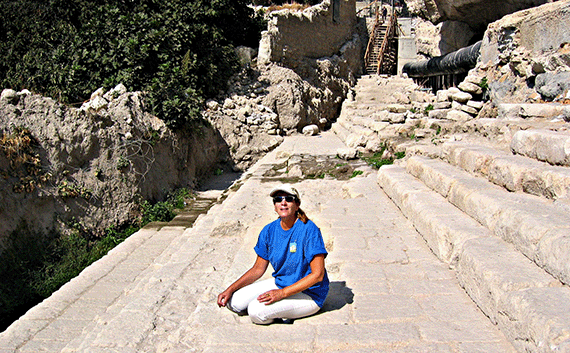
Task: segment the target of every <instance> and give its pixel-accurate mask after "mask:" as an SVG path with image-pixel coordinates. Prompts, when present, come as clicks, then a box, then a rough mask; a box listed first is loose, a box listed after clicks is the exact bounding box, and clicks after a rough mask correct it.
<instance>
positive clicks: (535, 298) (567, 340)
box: [497, 287, 570, 352]
mask: <svg viewBox="0 0 570 353" xmlns="http://www.w3.org/2000/svg"><path fill="white" fill-rule="evenodd" d="M500 299H501V300H500V303H499V305H500V314H501V315H500V316H497V323H498V326H499V327H500V328H501V331H502V332H504V333H505V335H506V336H507V337H508V338H509V339H510V340H511V342H513V343H514V344H515V347H516V348H517V350H518V351H521V352H570V327H569V324H568V323H569V322H570V288H568V287H561V288H558V287H556V288H552V287H540V288H529V289H526V290H521V291H515V292H510V293H508V294H506V295H505V296H503V297H502V298H500Z"/></svg>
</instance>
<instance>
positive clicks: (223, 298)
mask: <svg viewBox="0 0 570 353" xmlns="http://www.w3.org/2000/svg"><path fill="white" fill-rule="evenodd" d="M268 266H269V261H267V260H265V259H263V258H262V257H259V256H257V259H256V260H255V263H254V264H253V266H252V267H251V268H250V269H249V270H247V272H246V273H244V274H243V275H242V276H241V277H240V278H238V280H237V281H235V282H234V283H232V284H231V285H230V286H229V287H228V288H227V289H226V290H225V291H223V292H222V293H220V294H219V295H218V306H226V303H227V302H228V300H229V299H230V298H231V297H232V294H234V292H235V291H237V290H238V289H240V288H243V287H245V286H247V285H249V284H252V283H253V282H255V281H257V280H258V279H259V278H261V276H263V274H264V273H265V271H266V270H267V267H268Z"/></svg>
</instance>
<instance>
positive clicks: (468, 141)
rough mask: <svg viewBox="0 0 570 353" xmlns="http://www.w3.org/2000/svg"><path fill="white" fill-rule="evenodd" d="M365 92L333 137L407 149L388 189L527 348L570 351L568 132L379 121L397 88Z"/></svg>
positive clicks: (382, 181) (520, 123) (488, 122)
mask: <svg viewBox="0 0 570 353" xmlns="http://www.w3.org/2000/svg"><path fill="white" fill-rule="evenodd" d="M398 82H399V84H400V85H401V86H400V87H404V86H405V80H403V79H401V80H400V81H398ZM398 82H396V84H398ZM359 85H361V86H360V87H357V89H356V98H355V100H354V101H353V102H349V103H347V104H346V107H347V109H344V107H343V115H342V116H341V117H340V118H339V121H338V122H337V123H336V124H335V125H333V131H335V132H336V133H337V135H338V136H340V137H341V138H342V139H343V140H344V141H345V143H347V144H348V145H350V146H353V147H356V148H358V149H359V150H361V151H366V150H367V149H374V148H377V144H376V143H374V142H371V141H373V140H375V141H378V140H380V141H382V143H383V144H385V145H386V146H388V148H389V149H391V150H392V151H405V153H406V157H405V158H404V159H402V160H399V161H397V162H396V164H395V165H390V166H383V167H381V168H380V170H379V172H378V184H379V185H380V186H381V187H382V189H383V190H384V191H385V192H386V193H387V194H388V195H389V196H390V198H391V199H392V200H393V201H394V203H395V204H396V205H397V206H398V207H399V208H400V210H401V211H402V212H403V213H404V215H405V216H406V217H408V219H409V220H410V221H411V222H412V223H413V224H414V226H415V228H416V229H417V230H418V232H419V233H420V234H421V235H422V236H423V238H424V239H425V241H426V243H427V244H428V246H429V247H430V248H431V250H432V251H433V253H434V254H435V255H436V256H437V257H438V258H439V259H440V260H441V261H443V262H445V263H447V264H449V266H450V267H451V268H454V269H455V271H456V274H457V277H458V279H459V281H460V283H461V285H462V286H463V288H464V289H465V291H466V292H467V293H468V295H469V296H470V297H471V299H472V300H473V301H474V302H475V303H476V304H477V305H478V307H479V308H480V309H481V310H482V311H483V313H484V314H485V315H486V316H487V317H489V319H490V320H491V322H493V323H494V324H496V325H497V326H498V327H499V328H500V329H501V331H502V332H503V333H504V334H505V335H506V336H507V338H509V339H510V341H511V342H512V343H513V345H514V346H515V347H516V348H517V350H519V351H521V352H522V351H525V352H527V351H528V352H570V288H569V285H570V261H569V260H570V218H569V217H568V210H569V209H570V207H568V193H569V191H570V168H569V166H570V163H569V162H570V150H569V149H568V147H567V146H568V145H570V133H567V132H565V130H566V129H567V128H568V123H565V122H563V121H559V120H552V119H551V118H550V117H548V118H539V117H538V118H537V117H535V118H532V119H525V118H524V117H520V116H519V117H513V116H510V117H508V118H506V117H503V116H501V115H499V116H498V117H497V118H496V119H481V120H480V121H478V119H474V120H472V121H470V122H462V123H457V122H450V121H443V120H441V119H429V118H425V119H417V120H416V119H409V118H408V119H406V120H405V121H398V122H386V121H379V119H378V116H379V114H378V111H379V110H386V109H393V108H394V107H393V106H390V104H389V103H390V102H388V101H387V99H386V98H385V97H387V96H389V95H390V94H394V92H398V89H395V88H394V87H397V86H390V87H391V93H390V92H388V91H385V92H384V91H382V89H381V88H382V85H381V84H379V83H378V81H377V80H376V81H375V80H373V79H370V78H366V77H365V78H364V80H363V81H361V83H360V84H359ZM368 85H369V86H368ZM367 86H368V87H369V89H368V88H366V87H367ZM408 92H410V91H408ZM412 101H413V99H412V100H410V101H407V102H406V101H405V100H404V104H403V106H404V107H407V108H408V109H411V108H412V106H413V103H412ZM350 107H352V109H351V108H350ZM547 110H548V109H545V111H547ZM384 120H386V119H384ZM434 127H437V128H434ZM442 127H443V129H442ZM411 131H413V132H415V133H418V132H420V131H421V133H420V134H418V135H419V136H420V138H418V137H417V136H418V135H410V132H411ZM442 131H445V133H443V132H442ZM466 132H468V133H467V134H466ZM358 136H360V138H359V137H358ZM410 136H413V137H412V138H410Z"/></svg>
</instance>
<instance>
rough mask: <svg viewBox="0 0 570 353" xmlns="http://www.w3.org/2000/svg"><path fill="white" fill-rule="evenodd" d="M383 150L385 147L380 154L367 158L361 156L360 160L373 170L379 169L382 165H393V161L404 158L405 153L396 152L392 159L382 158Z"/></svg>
mask: <svg viewBox="0 0 570 353" xmlns="http://www.w3.org/2000/svg"><path fill="white" fill-rule="evenodd" d="M385 150H386V147H383V148H382V150H381V151H380V152H376V153H374V154H372V155H369V156H365V155H363V156H361V157H360V158H361V159H362V160H364V161H365V162H366V163H368V165H369V166H371V167H373V168H375V169H380V167H382V166H383V165H390V164H394V161H395V160H396V159H402V158H404V157H405V156H406V152H396V153H394V157H388V158H386V157H382V156H384V151H385Z"/></svg>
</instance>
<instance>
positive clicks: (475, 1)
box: [405, 0, 553, 31]
mask: <svg viewBox="0 0 570 353" xmlns="http://www.w3.org/2000/svg"><path fill="white" fill-rule="evenodd" d="M405 1H406V4H407V5H408V9H409V10H410V12H411V13H412V14H413V15H417V16H420V17H422V18H425V19H427V20H429V21H431V22H433V23H435V24H437V23H440V22H444V21H449V20H451V21H461V22H465V23H467V24H468V25H469V26H470V27H471V28H472V29H473V30H475V31H483V30H484V29H485V27H487V24H489V23H491V22H493V21H496V20H498V19H500V18H501V17H503V16H505V15H508V14H511V13H513V12H517V11H520V10H524V9H528V8H532V7H535V6H539V5H542V4H545V3H549V2H553V0H506V1H505V0H405Z"/></svg>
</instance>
